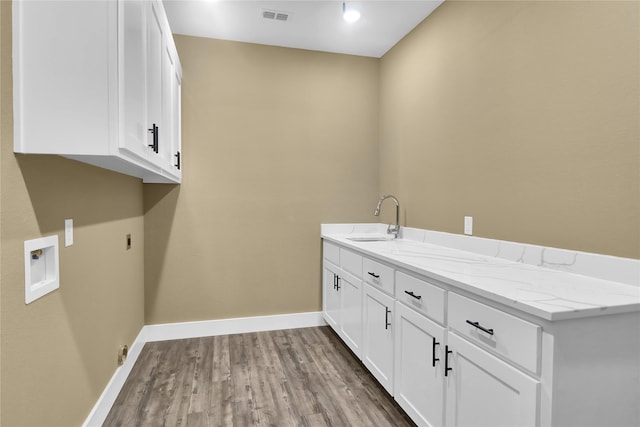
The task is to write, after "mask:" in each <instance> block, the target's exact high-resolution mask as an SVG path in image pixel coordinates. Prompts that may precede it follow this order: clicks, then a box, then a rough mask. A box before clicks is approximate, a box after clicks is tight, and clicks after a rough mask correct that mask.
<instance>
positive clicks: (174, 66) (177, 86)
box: [163, 46, 182, 177]
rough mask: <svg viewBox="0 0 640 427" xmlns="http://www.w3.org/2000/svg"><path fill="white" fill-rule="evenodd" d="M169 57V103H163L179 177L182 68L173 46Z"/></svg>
mask: <svg viewBox="0 0 640 427" xmlns="http://www.w3.org/2000/svg"><path fill="white" fill-rule="evenodd" d="M167 56H168V59H169V62H170V64H171V67H170V70H169V71H170V72H169V79H168V80H169V81H168V85H169V89H168V92H169V99H170V101H169V102H165V103H163V105H164V106H165V108H166V119H165V121H166V122H167V123H168V125H169V127H170V129H171V141H170V150H169V153H170V157H171V158H172V160H173V161H172V165H173V168H174V169H172V170H173V171H174V173H175V174H176V175H177V176H180V177H181V176H182V127H181V122H182V119H181V116H182V102H181V99H182V68H181V66H180V62H179V60H178V56H177V55H175V54H172V49H171V46H167Z"/></svg>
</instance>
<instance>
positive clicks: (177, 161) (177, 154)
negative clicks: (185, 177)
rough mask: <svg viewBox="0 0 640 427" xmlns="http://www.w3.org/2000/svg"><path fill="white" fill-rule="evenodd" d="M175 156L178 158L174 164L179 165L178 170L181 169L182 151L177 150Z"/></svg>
mask: <svg viewBox="0 0 640 427" xmlns="http://www.w3.org/2000/svg"><path fill="white" fill-rule="evenodd" d="M173 156H174V157H175V158H176V164H175V165H174V166H175V167H177V168H178V170H180V152H179V151H176V154H174V155H173Z"/></svg>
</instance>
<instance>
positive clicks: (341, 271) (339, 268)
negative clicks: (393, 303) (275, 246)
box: [322, 242, 362, 357]
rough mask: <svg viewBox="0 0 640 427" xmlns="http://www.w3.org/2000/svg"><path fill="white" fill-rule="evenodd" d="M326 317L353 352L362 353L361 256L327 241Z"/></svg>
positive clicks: (325, 254)
mask: <svg viewBox="0 0 640 427" xmlns="http://www.w3.org/2000/svg"><path fill="white" fill-rule="evenodd" d="M323 248H324V260H323V278H322V282H323V286H322V288H323V289H322V294H323V296H324V300H323V317H324V319H325V321H326V322H327V323H328V324H329V325H330V326H331V327H332V328H333V330H335V331H336V332H337V333H338V335H339V336H340V338H342V340H343V341H344V342H345V343H346V344H347V346H348V347H349V348H350V349H351V351H353V353H354V354H355V355H356V356H358V357H361V353H362V280H361V279H360V278H358V277H357V276H356V275H354V274H353V273H356V274H357V271H358V270H360V274H362V256H360V255H357V254H355V253H354V252H352V251H349V250H346V249H343V248H337V247H336V246H334V245H331V244H330V243H326V242H325V243H324V245H323Z"/></svg>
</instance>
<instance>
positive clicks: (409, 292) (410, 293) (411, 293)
mask: <svg viewBox="0 0 640 427" xmlns="http://www.w3.org/2000/svg"><path fill="white" fill-rule="evenodd" d="M404 293H405V294H407V295H411V296H412V297H414V298H415V299H422V295H416V294H414V293H413V291H404Z"/></svg>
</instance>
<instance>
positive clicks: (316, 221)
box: [144, 36, 379, 324]
mask: <svg viewBox="0 0 640 427" xmlns="http://www.w3.org/2000/svg"><path fill="white" fill-rule="evenodd" d="M175 39H176V44H177V47H178V53H179V55H180V60H181V62H182V66H183V69H184V79H183V80H184V85H183V92H182V105H183V111H182V120H183V122H182V126H183V133H182V135H183V154H184V177H183V183H182V185H181V186H180V187H175V188H169V187H167V186H159V185H157V186H151V185H145V188H144V194H145V236H146V241H145V260H146V262H145V311H146V314H145V317H146V322H147V323H150V324H153V323H163V322H179V321H187V320H206V319H219V318H229V317H243V316H255V315H269V314H280V313H296V312H307V311H317V310H320V309H321V294H320V260H321V258H320V249H321V245H320V239H319V233H320V223H322V222H341V221H344V222H353V221H373V220H374V219H375V218H374V217H373V215H372V211H373V208H374V207H375V203H376V200H377V197H378V195H377V194H378V193H377V191H378V175H377V166H378V165H377V158H378V152H377V123H376V119H377V116H378V109H377V108H378V98H377V93H378V62H379V61H378V60H377V59H371V58H362V57H354V56H345V55H336V54H328V53H319V52H311V51H303V50H294V49H285V48H279V47H270V46H262V45H251V44H245V43H237V42H227V41H219V40H210V39H202V38H195V37H187V36H176V37H175Z"/></svg>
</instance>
